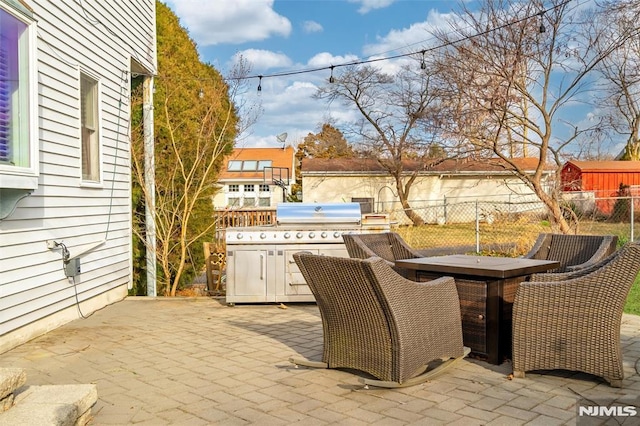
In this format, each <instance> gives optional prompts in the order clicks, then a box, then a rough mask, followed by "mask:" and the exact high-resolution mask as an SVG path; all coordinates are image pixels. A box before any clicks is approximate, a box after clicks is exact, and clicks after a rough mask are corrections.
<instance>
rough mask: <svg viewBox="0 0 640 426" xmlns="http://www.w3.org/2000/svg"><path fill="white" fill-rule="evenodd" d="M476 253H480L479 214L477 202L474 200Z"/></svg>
mask: <svg viewBox="0 0 640 426" xmlns="http://www.w3.org/2000/svg"><path fill="white" fill-rule="evenodd" d="M476 253H480V214H479V210H478V200H476Z"/></svg>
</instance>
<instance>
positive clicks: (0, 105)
mask: <svg viewBox="0 0 640 426" xmlns="http://www.w3.org/2000/svg"><path fill="white" fill-rule="evenodd" d="M10 4H12V3H9V4H7V3H5V2H0V187H3V188H28V187H30V188H32V189H33V188H35V187H37V179H35V178H34V176H36V175H37V173H38V155H37V149H38V147H37V139H36V138H37V109H36V108H37V105H36V104H37V98H36V96H37V95H36V91H37V79H36V72H35V66H36V63H35V62H36V59H35V33H36V24H35V21H32V20H29V15H30V14H31V12H29V11H27V10H26V9H25V10H22V9H21V10H20V12H21V13H18V11H17V10H14V9H13V8H12V7H11V6H10ZM15 7H20V4H19V3H18V4H16V6H15ZM9 176H13V178H9ZM20 176H29V178H28V182H27V181H20Z"/></svg>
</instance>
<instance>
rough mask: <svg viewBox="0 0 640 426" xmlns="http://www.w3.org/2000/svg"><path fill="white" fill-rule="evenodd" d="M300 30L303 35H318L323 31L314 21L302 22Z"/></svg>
mask: <svg viewBox="0 0 640 426" xmlns="http://www.w3.org/2000/svg"><path fill="white" fill-rule="evenodd" d="M302 30H303V31H304V32H305V33H320V32H322V31H324V28H322V25H320V24H319V23H317V22H316V21H304V22H303V23H302Z"/></svg>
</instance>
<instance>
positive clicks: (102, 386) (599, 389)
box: [0, 298, 640, 426]
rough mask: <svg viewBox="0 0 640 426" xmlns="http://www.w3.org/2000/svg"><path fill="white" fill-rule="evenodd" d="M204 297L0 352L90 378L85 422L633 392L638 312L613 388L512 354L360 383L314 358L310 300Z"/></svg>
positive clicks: (133, 305)
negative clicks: (411, 382) (405, 383)
mask: <svg viewBox="0 0 640 426" xmlns="http://www.w3.org/2000/svg"><path fill="white" fill-rule="evenodd" d="M223 302H224V301H219V300H215V299H211V298H194V299H168V300H167V299H162V298H158V299H150V298H129V299H126V300H124V301H122V302H118V303H115V304H113V305H111V306H109V307H107V308H105V309H102V310H100V311H98V312H96V313H95V314H93V315H92V316H90V317H89V318H88V319H84V320H76V321H74V322H72V323H69V324H67V325H65V326H63V327H60V328H58V329H56V330H53V331H51V332H49V333H47V334H46V335H44V336H41V337H40V338H37V339H34V340H32V341H30V342H28V343H26V344H24V345H21V346H19V347H17V348H14V349H12V350H10V351H8V352H5V353H3V354H1V355H0V367H10V368H24V369H25V370H26V374H27V381H26V385H28V386H33V385H49V384H55V385H60V384H82V383H87V384H89V383H93V384H95V385H96V386H97V391H98V402H97V403H96V405H95V406H94V407H93V410H92V412H93V415H94V418H93V419H92V421H91V424H92V425H123V424H136V425H165V424H166V425H178V424H189V425H210V424H221V425H247V424H264V425H280V424H283V425H295V424H301V425H304V426H311V425H325V424H347V425H375V424H379V425H385V426H387V425H396V424H397V425H404V424H416V425H421V424H428V425H432V424H434V425H435V424H443V425H456V424H458V425H465V426H468V425H474V424H478V425H512V424H513V425H516V424H529V425H537V424H540V425H550V424H563V425H564V424H568V425H573V424H576V412H577V410H576V403H577V402H578V400H579V399H580V398H587V399H597V400H606V399H611V400H613V399H615V400H620V401H623V400H627V401H628V400H635V399H636V398H640V377H639V376H638V373H637V372H636V370H635V365H636V362H637V361H638V358H639V357H640V317H635V316H629V315H625V316H624V317H623V325H622V330H621V338H622V342H623V343H622V344H623V351H624V355H625V373H626V375H627V377H626V378H625V381H624V383H623V388H622V389H614V388H611V387H609V386H608V385H607V384H606V383H603V382H602V380H601V379H599V378H596V377H590V376H588V375H584V374H576V373H571V372H552V373H549V374H533V373H528V374H527V378H526V379H513V380H511V379H510V378H509V373H510V370H511V366H510V364H509V363H508V362H507V363H504V364H502V365H500V366H494V365H489V364H487V363H484V362H482V361H478V360H473V359H466V360H463V361H462V362H460V363H459V364H458V365H456V366H454V367H452V368H451V369H450V370H448V371H447V372H446V373H444V374H442V375H440V376H438V377H437V378H436V379H434V380H433V381H432V382H428V383H423V384H420V385H417V386H414V387H410V388H402V389H377V388H374V387H372V388H371V389H363V387H362V385H361V384H360V383H359V382H358V376H357V375H356V374H354V372H351V371H341V370H318V369H309V368H303V367H301V368H298V369H296V368H293V366H292V365H291V364H290V363H289V362H288V359H289V357H291V356H296V357H307V358H310V359H315V360H319V359H320V356H321V354H322V323H321V321H320V314H319V312H318V309H317V307H316V306H315V305H314V304H289V305H287V307H288V309H280V308H279V307H278V305H271V304H266V305H236V306H235V307H233V308H231V307H227V306H226V305H225V304H224V303H223Z"/></svg>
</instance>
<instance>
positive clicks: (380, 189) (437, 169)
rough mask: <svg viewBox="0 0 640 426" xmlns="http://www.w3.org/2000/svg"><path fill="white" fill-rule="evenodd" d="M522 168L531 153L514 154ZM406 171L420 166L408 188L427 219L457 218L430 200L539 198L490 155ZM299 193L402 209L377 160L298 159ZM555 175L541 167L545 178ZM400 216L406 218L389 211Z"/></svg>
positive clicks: (365, 207) (531, 167) (531, 161)
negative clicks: (522, 155) (520, 155)
mask: <svg viewBox="0 0 640 426" xmlns="http://www.w3.org/2000/svg"><path fill="white" fill-rule="evenodd" d="M516 161H517V162H518V165H519V167H521V168H522V169H523V170H525V171H527V172H530V173H532V174H533V172H534V171H535V169H536V166H537V165H538V160H537V159H535V158H521V159H517V160H516ZM403 167H404V170H406V171H407V175H409V173H410V172H411V171H412V170H419V175H418V178H417V179H416V181H415V182H414V184H413V186H412V187H411V191H410V194H409V199H410V204H411V206H412V207H413V208H416V209H424V212H423V213H424V214H423V218H424V219H425V220H426V221H427V222H429V223H439V222H442V221H459V220H462V219H456V218H455V214H453V212H452V211H451V210H449V211H448V212H447V213H442V212H440V211H439V210H438V209H435V208H433V209H432V208H430V207H432V206H442V205H446V204H447V203H450V202H475V201H476V200H483V201H490V202H495V203H499V202H502V203H510V202H522V201H532V200H537V197H536V196H535V195H534V193H533V192H532V191H531V189H529V187H527V186H526V185H525V184H524V183H523V182H522V181H521V180H520V179H519V178H517V177H516V176H515V175H514V174H513V172H512V171H510V170H508V169H507V168H506V163H502V162H500V161H499V160H497V159H493V160H491V161H489V160H477V161H473V160H446V161H443V162H441V163H439V164H437V165H434V166H432V167H427V168H425V167H424V164H422V163H418V162H406V163H405V164H404V165H403ZM300 173H301V176H302V198H303V201H305V202H359V203H360V204H361V206H362V212H363V213H369V212H374V213H392V212H393V211H398V210H401V209H402V206H401V205H400V204H399V199H398V197H397V190H396V185H395V180H394V179H393V178H392V177H391V176H390V175H389V173H388V172H387V171H386V170H384V169H383V168H382V167H381V166H380V164H379V163H378V162H377V161H376V160H370V159H358V158H337V159H330V160H327V159H320V158H314V159H303V160H302V165H301V172H300ZM552 176H553V173H552V171H551V170H549V171H548V172H545V177H544V179H545V180H546V179H548V178H550V177H552ZM392 219H393V220H397V221H400V222H401V221H403V220H406V218H403V217H392Z"/></svg>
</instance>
